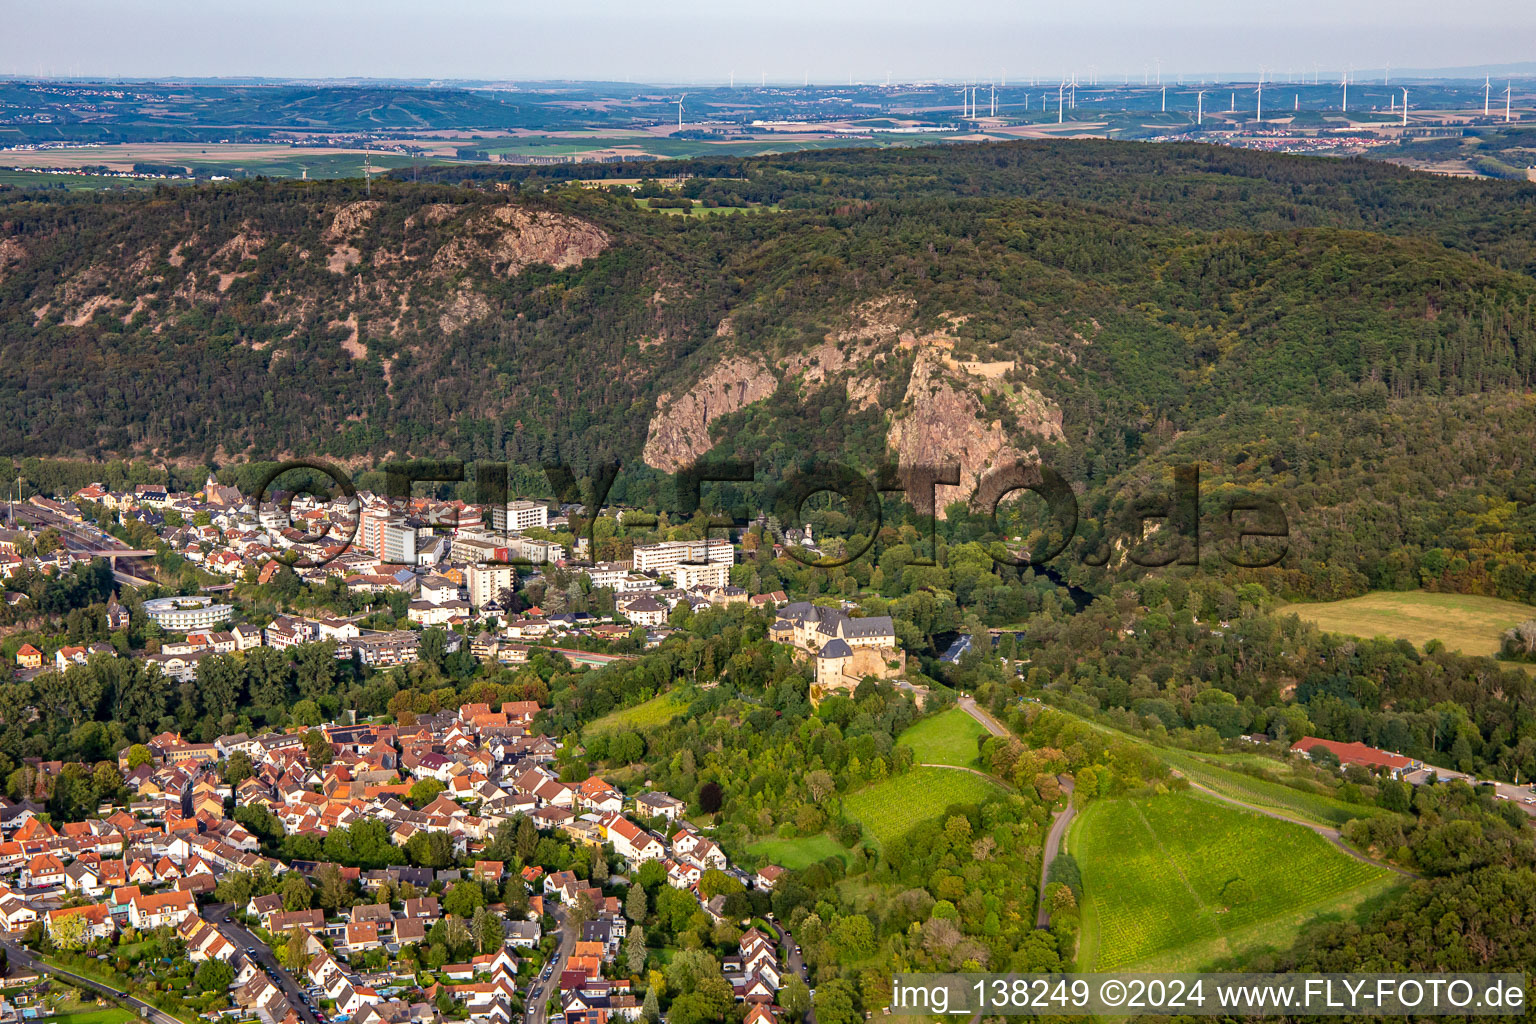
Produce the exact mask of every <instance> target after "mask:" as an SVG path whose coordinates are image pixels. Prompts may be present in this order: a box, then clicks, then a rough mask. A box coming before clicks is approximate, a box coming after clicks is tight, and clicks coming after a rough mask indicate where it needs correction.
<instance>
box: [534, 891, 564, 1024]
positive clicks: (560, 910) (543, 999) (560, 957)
mask: <svg viewBox="0 0 1536 1024" xmlns="http://www.w3.org/2000/svg"><path fill="white" fill-rule="evenodd" d="M555 928H556V931H557V932H558V933H559V935H560V945H559V946H557V947H555V959H554V965H555V969H554V970H552V971H549V972H548V973H545V972H543V971H541V972H539V976H538V977H537V978H535V979H533V985H532V987H530V988H529V990H528V1019H529V1020H530V1021H534V1022H536V1024H538V1022H542V1021H545V1020H548V1019H549V1018H548V1017H547V1016H546V1015H545V1012H544V1011H545V1007H546V1006H547V1005H548V1003H549V997H550V996H551V995H552V994H553V993H554V991H555V989H556V988H557V987H558V986H559V984H560V972H561V971H563V970H565V964H566V961H568V960H570V958H571V953H572V952H574V951H575V949H576V929H575V928H572V927H570V917H569V916H568V915H567V914H566V912H565V908H564V907H556V908H555Z"/></svg>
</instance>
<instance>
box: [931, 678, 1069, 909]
mask: <svg viewBox="0 0 1536 1024" xmlns="http://www.w3.org/2000/svg"><path fill="white" fill-rule="evenodd" d="M956 703H957V704H959V705H960V710H962V711H964V712H965V713H966V714H968V715H970V716H971V717H972V718H974V719H976V721H978V722H980V723H981V727H982V728H983V729H986V730H987V732H989V733H991V734H992V735H993V736H1007V735H1010V734H1009V732H1008V730H1007V728H1006V727H1005V726H1004V725H1003V724H1002V723H1001V722H999V721H998V720H997V719H995V718H993V717H992V716H991V715H989V714H987V713H986V712H985V711H983V710H981V708H979V707H977V706H976V700H975V698H973V697H961V698H960V699H959V700H958V701H957V702H956ZM988 777H989V778H990V776H988ZM1057 781H1058V782H1060V783H1061V791H1062V792H1063V793H1065V794H1066V796H1067V806H1065V807H1063V808H1062V809H1061V810H1059V811H1057V812H1056V815H1055V817H1053V818H1052V819H1051V830H1050V831H1049V832H1048V833H1046V836H1045V850H1044V852H1043V855H1042V856H1041V858H1040V887H1039V888H1038V889H1036V890H1035V891H1036V893H1037V894H1038V898H1039V900H1040V905H1039V907H1037V908H1036V910H1035V927H1036V928H1049V927H1050V925H1051V915H1050V911H1049V910H1047V908H1046V906H1045V878H1046V875H1047V874H1048V873H1049V872H1050V870H1051V862H1052V861H1054V860H1055V859H1056V855H1057V854H1059V853H1060V852H1061V840H1062V837H1063V836H1065V835H1066V834H1067V826H1068V825H1071V824H1072V818H1073V816H1074V815H1076V814H1077V808H1075V807H1073V806H1072V788H1073V782H1072V777H1071V776H1070V775H1059V776H1057Z"/></svg>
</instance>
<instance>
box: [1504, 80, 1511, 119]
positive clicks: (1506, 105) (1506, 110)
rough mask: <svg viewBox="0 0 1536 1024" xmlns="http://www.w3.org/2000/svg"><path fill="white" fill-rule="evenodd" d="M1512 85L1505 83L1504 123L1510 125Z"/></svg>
mask: <svg viewBox="0 0 1536 1024" xmlns="http://www.w3.org/2000/svg"><path fill="white" fill-rule="evenodd" d="M1509 96H1510V83H1508V82H1505V83H1504V123H1505V124H1509Z"/></svg>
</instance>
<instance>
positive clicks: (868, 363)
mask: <svg viewBox="0 0 1536 1024" xmlns="http://www.w3.org/2000/svg"><path fill="white" fill-rule="evenodd" d="M912 312H913V311H912V306H911V303H910V302H909V301H907V300H903V299H901V298H895V297H892V298H883V299H877V300H874V301H872V302H866V303H863V304H861V305H859V306H857V307H855V308H854V309H853V310H851V311H850V313H849V314H848V317H847V320H848V321H849V326H847V327H845V328H844V329H841V330H838V331H834V332H832V333H829V334H828V335H827V336H826V338H825V340H824V341H822V342H821V343H820V344H818V345H815V346H813V347H812V348H810V349H807V350H805V351H803V352H799V353H796V354H794V355H791V356H788V357H787V358H785V359H783V360H781V361H780V362H779V363H777V364H776V365H774V366H772V367H770V366H768V365H767V364H765V363H764V362H763V360H761V359H760V358H758V357H756V356H741V355H736V356H729V357H727V358H725V359H724V360H722V361H721V362H720V363H718V364H717V365H716V366H715V368H714V369H713V370H711V371H710V372H709V373H708V374H707V375H706V376H705V377H703V378H702V379H701V380H700V381H699V382H698V383H697V384H696V385H694V386H693V387H692V388H690V389H689V390H688V391H687V392H685V393H683V394H682V395H680V396H678V397H676V398H674V397H672V396H670V395H664V396H662V399H661V401H660V402H658V403H657V412H656V414H655V415H654V416H653V417H652V419H651V422H650V428H649V433H648V436H647V440H646V445H645V453H644V455H645V461H646V463H647V464H648V465H650V466H653V467H655V468H657V469H662V470H666V471H669V472H670V471H673V470H676V469H678V468H680V467H682V466H686V465H688V464H690V463H692V462H694V461H696V460H697V459H698V458H699V457H700V456H701V455H703V454H705V453H706V452H708V451H709V450H710V448H711V441H710V437H709V425H710V424H711V423H712V422H713V421H714V420H716V419H718V418H719V417H721V416H724V415H727V414H728V413H733V412H736V411H737V410H739V409H741V408H743V407H744V406H746V405H749V404H751V403H752V402H755V401H759V400H761V399H764V398H767V397H768V396H770V395H772V394H773V392H774V390H775V388H776V387H777V385H778V382H779V381H780V380H783V381H792V382H796V383H798V384H799V385H800V386H801V387H802V388H803V389H806V390H807V391H813V390H818V389H822V388H829V387H839V388H843V389H844V390H845V393H846V395H847V397H848V400H849V403H850V404H851V405H852V406H853V408H855V409H858V410H864V409H868V408H871V407H873V406H875V405H876V404H877V399H878V395H879V392H880V391H881V389H882V387H883V386H884V385H885V384H886V383H887V382H888V381H889V380H890V379H891V376H892V373H893V368H894V367H896V366H898V365H900V366H905V365H906V362H905V360H904V359H901V358H898V357H901V356H904V355H906V354H907V353H915V358H914V359H913V362H912V369H911V371H910V374H909V375H908V377H907V380H906V387H905V392H904V394H903V397H902V399H901V401H900V403H899V404H897V405H896V406H895V407H894V408H891V409H889V410H887V416H888V419H889V428H888V431H887V434H886V445H887V447H888V448H889V450H890V452H891V454H892V455H893V456H894V457H895V460H896V462H897V465H898V466H901V467H905V468H915V467H938V466H943V465H947V464H954V463H958V464H959V467H960V483H959V485H939V486H938V487H937V488H936V491H935V494H936V497H937V500H938V509H937V511H938V513H939V514H940V515H942V514H943V509H944V506H945V505H946V504H948V503H950V502H952V501H955V500H965V499H969V498H970V497H971V496H972V494H973V493H974V492H975V490H976V487H977V485H978V484H979V483H980V482H981V481H982V480H983V479H985V478H986V476H987V474H988V473H990V472H993V471H995V470H996V469H998V468H999V467H1002V466H1005V465H1008V464H1011V463H1012V462H1014V461H1017V460H1026V461H1028V460H1032V459H1033V458H1035V456H1036V454H1037V453H1036V452H1035V450H1034V449H1033V448H1032V447H1026V446H1024V445H1023V444H1022V442H1021V439H1022V438H1023V437H1025V436H1039V437H1043V438H1046V439H1050V440H1056V439H1059V438H1061V437H1062V421H1061V410H1060V409H1059V408H1058V407H1057V406H1056V405H1055V404H1054V403H1052V402H1051V401H1050V400H1049V399H1047V398H1046V397H1045V396H1044V395H1042V394H1041V393H1040V392H1038V391H1036V390H1034V389H1032V388H1029V387H1027V386H1025V385H1023V384H1021V383H1019V382H1018V381H1016V380H1009V379H1008V378H1009V376H1010V375H1011V374H1012V371H1013V370H1014V368H1015V366H1016V364H1015V363H1014V362H1009V361H994V362H976V361H960V360H956V359H955V358H953V355H952V352H953V349H954V346H955V339H954V337H953V336H952V335H951V334H950V333H948V329H946V330H944V331H939V332H936V333H932V334H926V335H923V336H921V337H920V336H918V335H917V334H916V333H915V332H914V331H913V329H912ZM963 322H964V321H963V318H958V317H957V318H955V319H954V320H953V321H952V322H951V328H956V327H958V326H959V325H960V324H962V323H963ZM731 336H732V335H731V334H730V333H729V332H725V331H721V332H717V337H721V338H729V337H731ZM908 482H909V483H912V484H914V485H915V478H913V479H909V481H908ZM917 490H918V488H916V487H915V486H914V488H913V495H914V497H916V496H917Z"/></svg>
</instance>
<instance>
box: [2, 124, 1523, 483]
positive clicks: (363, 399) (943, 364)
mask: <svg viewBox="0 0 1536 1024" xmlns="http://www.w3.org/2000/svg"><path fill="white" fill-rule="evenodd" d="M477 171H478V177H479V179H482V180H475V181H472V182H470V185H472V186H474V187H464V185H462V184H457V183H448V182H436V183H430V184H412V183H408V182H404V181H385V182H376V183H375V184H374V186H373V188H372V191H371V194H366V195H365V193H364V189H363V186H362V184H361V183H360V182H324V183H322V182H293V183H285V184H277V183H272V182H263V181H255V182H250V183H244V184H238V185H225V186H214V187H200V188H196V189H193V188H170V187H166V188H162V189H160V190H158V191H156V192H154V193H153V194H151V195H146V196H144V197H142V198H123V197H120V196H113V197H110V198H107V197H97V196H83V197H70V198H54V197H51V196H50V197H49V198H48V199H46V200H41V199H38V198H35V197H31V196H28V195H26V194H24V193H20V192H10V193H0V365H3V366H4V367H5V370H6V372H5V373H4V374H3V375H0V453H5V454H30V455H72V456H85V457H93V458H99V457H103V456H108V455H132V454H150V453H153V454H155V455H157V456H164V457H171V458H176V459H181V460H186V461H189V462H211V463H227V462H230V461H235V460H238V459H240V458H246V457H250V458H260V457H270V456H274V455H279V454H304V455H318V454H328V455H332V456H338V457H353V458H356V459H358V460H359V461H367V460H369V459H372V458H377V457H381V456H383V455H385V454H387V453H397V454H400V453H410V454H414V455H455V456H458V457H462V458H466V459H483V458H507V459H510V460H512V461H516V462H519V463H525V464H531V463H536V462H539V461H544V460H550V459H562V460H565V461H567V462H569V463H572V464H574V465H576V466H577V467H578V468H581V467H585V466H588V465H591V464H592V463H593V462H594V461H595V460H598V459H603V460H607V459H617V460H619V461H622V462H625V463H626V464H627V465H630V466H634V465H636V464H638V463H639V462H641V461H642V460H643V461H644V462H645V463H647V464H649V465H651V466H653V467H658V468H662V469H670V468H673V467H675V466H676V465H679V464H682V463H685V462H687V461H688V460H690V459H691V458H693V457H696V456H697V455H699V454H701V453H702V452H704V451H711V452H712V453H714V454H718V455H732V454H750V455H752V456H753V457H756V458H758V459H760V460H763V459H766V460H767V461H769V462H777V463H780V464H786V463H790V462H792V461H794V460H796V459H799V458H802V457H804V456H805V455H806V454H808V453H816V452H823V453H827V454H837V455H839V456H840V457H843V458H846V459H848V460H850V461H853V462H856V463H858V464H860V465H865V466H867V465H871V464H873V463H874V462H876V461H878V460H882V459H885V458H889V457H890V456H892V455H893V454H894V455H897V456H899V457H901V458H902V459H903V460H923V459H930V460H931V459H936V458H942V457H945V456H946V455H948V456H950V457H958V458H959V459H960V460H961V461H962V463H963V465H964V468H965V471H966V473H967V474H968V475H970V476H975V475H977V474H980V473H981V472H984V471H985V469H986V468H987V467H988V466H989V465H991V464H994V463H996V462H997V461H1001V460H1003V459H1006V458H1008V457H1010V456H1011V455H1012V454H1014V453H1019V452H1029V451H1031V450H1034V449H1040V450H1043V451H1045V452H1047V453H1048V454H1049V455H1050V457H1051V458H1052V459H1053V461H1054V462H1056V463H1057V464H1058V465H1060V466H1061V467H1062V468H1063V469H1064V471H1066V472H1067V473H1068V474H1069V475H1072V476H1074V477H1075V478H1076V479H1078V480H1080V481H1083V482H1085V483H1087V484H1088V485H1089V486H1093V485H1095V484H1098V483H1103V482H1105V481H1109V480H1110V479H1112V478H1114V477H1115V476H1116V475H1117V474H1124V473H1128V472H1133V471H1134V470H1135V469H1136V467H1138V466H1140V465H1143V464H1147V465H1152V464H1153V463H1147V462H1146V460H1147V459H1149V458H1151V457H1154V456H1157V455H1158V454H1159V453H1160V452H1162V451H1163V450H1164V449H1165V448H1166V447H1167V446H1168V445H1170V444H1172V443H1174V442H1175V440H1176V439H1182V443H1184V444H1185V445H1186V446H1188V445H1190V443H1191V442H1190V438H1191V437H1198V436H1201V435H1202V434H1203V432H1204V431H1206V430H1209V429H1213V428H1214V427H1215V426H1216V425H1217V424H1218V423H1219V422H1220V420H1219V418H1220V417H1222V416H1223V415H1224V414H1226V413H1228V412H1229V411H1230V410H1231V409H1232V408H1234V406H1237V405H1242V406H1246V407H1252V408H1254V409H1260V410H1263V409H1269V408H1272V407H1275V406H1287V407H1291V408H1293V409H1295V410H1298V412H1297V413H1296V415H1297V416H1299V417H1306V415H1307V414H1309V413H1324V414H1326V413H1328V412H1330V411H1331V410H1339V409H1350V410H1371V409H1374V410H1384V409H1387V408H1388V407H1394V406H1395V405H1396V404H1398V403H1402V407H1403V408H1404V409H1406V410H1409V411H1410V414H1411V415H1415V416H1422V415H1432V414H1433V413H1432V412H1429V413H1425V412H1413V410H1425V409H1428V410H1432V409H1433V408H1434V404H1433V402H1430V403H1429V404H1423V403H1424V400H1427V399H1428V400H1432V399H1439V398H1443V397H1446V396H1456V395H1476V394H1486V393H1494V392H1512V391H1522V390H1525V389H1527V388H1529V387H1530V385H1531V383H1532V380H1533V378H1536V278H1533V276H1532V271H1533V268H1536V250H1533V248H1532V246H1531V244H1530V239H1531V238H1532V237H1536V187H1533V186H1529V185H1522V184H1517V183H1508V182H1497V183H1487V182H1464V181H1455V180H1446V179H1437V178H1430V177H1427V176H1422V175H1412V174H1409V173H1406V172H1404V171H1402V170H1401V169H1398V168H1395V167H1392V166H1385V165H1381V164H1370V163H1364V162H1340V161H1329V160H1315V159H1304V158H1295V157H1283V156H1271V155H1266V154H1260V153H1251V152H1240V151H1232V150H1224V149H1216V148H1212V147H1204V146H1182V147H1181V146H1146V145H1137V144H1116V143H1104V142H1059V143H1056V142H1053V143H1043V144H1042V143H1028V142H1026V143H1018V144H993V145H986V146H974V147H973V146H945V147H925V148H919V149H912V150H884V151H839V152H820V153H809V154H801V155H795V156H783V157H773V158H763V159H753V160H743V161H726V162H721V163H718V164H711V165H705V164H698V163H695V164H684V165H678V166H676V167H673V166H669V165H658V166H657V169H656V172H657V174H658V175H668V174H672V173H678V172H682V173H689V174H697V175H702V176H703V177H700V178H698V179H696V180H692V181H690V182H688V183H687V184H686V185H685V187H684V191H685V193H687V194H691V195H694V196H697V197H699V198H700V199H703V200H707V201H709V202H710V203H712V204H723V205H737V206H747V207H749V209H748V210H747V212H744V213H741V214H738V215H714V216H707V217H684V216H677V215H674V214H671V213H667V212H658V211H654V210H647V209H644V208H643V207H641V206H640V205H638V204H636V203H635V202H634V201H633V200H632V199H630V198H628V197H627V196H620V195H613V194H609V193H606V192H602V191H598V190H594V189H591V188H586V189H580V188H561V187H550V184H551V183H550V181H549V169H541V170H540V171H538V172H531V171H529V170H528V169H520V170H518V171H515V172H514V171H505V172H502V173H501V175H500V177H501V178H502V179H504V180H501V181H495V182H493V181H491V180H489V179H488V178H487V175H488V174H489V173H490V172H488V171H485V170H481V169H477ZM586 172H591V173H601V172H600V170H598V171H594V169H592V168H586V169H584V172H583V173H586ZM469 173H470V172H468V171H465V172H464V175H457V172H456V176H458V177H463V176H465V175H469ZM1414 403H1419V404H1414ZM1312 418H1313V419H1315V421H1316V424H1315V425H1316V429H1321V430H1325V431H1326V430H1328V429H1330V427H1329V424H1330V423H1333V422H1336V421H1337V418H1336V417H1330V416H1328V415H1322V416H1319V417H1312ZM1256 422H1257V425H1256V426H1253V427H1251V429H1252V430H1255V431H1259V432H1262V431H1263V430H1264V429H1265V423H1266V422H1267V420H1266V419H1265V418H1264V417H1260V418H1259V420H1258V421H1256Z"/></svg>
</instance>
